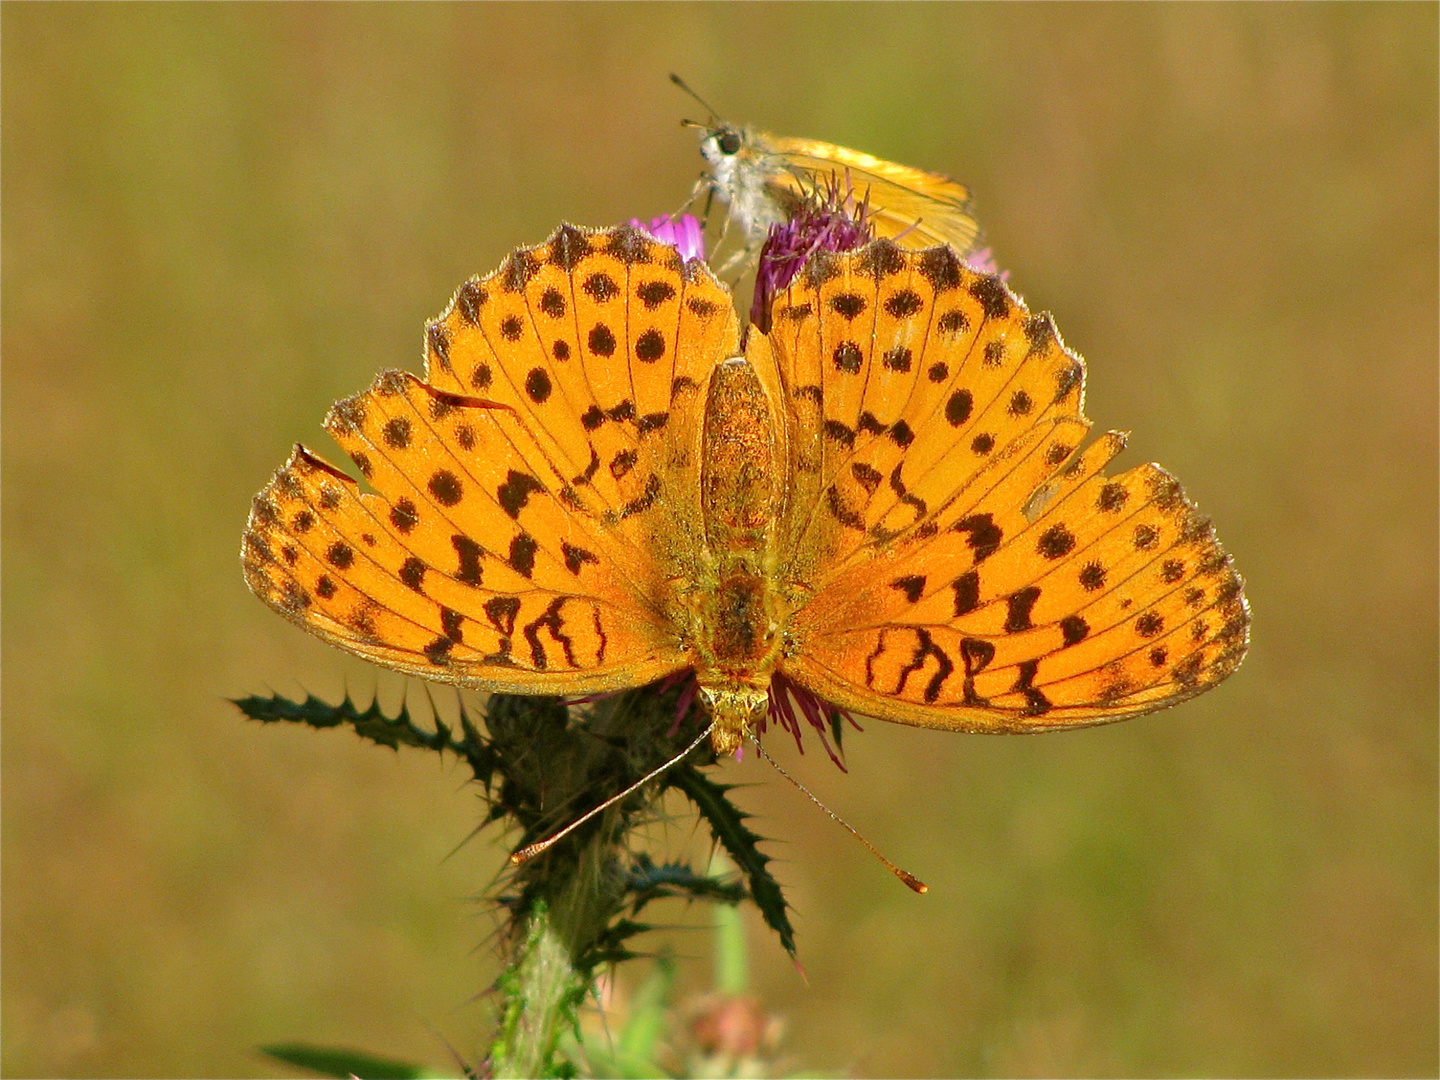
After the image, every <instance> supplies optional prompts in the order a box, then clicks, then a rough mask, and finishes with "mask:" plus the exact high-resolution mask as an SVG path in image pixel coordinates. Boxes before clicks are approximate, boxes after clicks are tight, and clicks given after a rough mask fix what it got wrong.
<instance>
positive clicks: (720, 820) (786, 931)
mask: <svg viewBox="0 0 1440 1080" xmlns="http://www.w3.org/2000/svg"><path fill="white" fill-rule="evenodd" d="M666 783H667V786H669V787H676V788H679V789H680V790H681V791H683V792H684V793H685V795H686V797H687V798H689V800H690V801H691V802H692V803H694V804H695V808H696V809H697V810H699V811H700V813H701V815H702V816H703V817H704V818H705V820H706V821H707V822H709V824H710V831H711V833H713V834H714V836H715V839H716V840H717V841H719V843H720V845H721V846H722V847H723V848H724V849H725V851H726V852H727V853H728V854H729V856H730V858H732V859H734V860H735V865H736V866H738V867H739V868H740V871H741V873H743V874H744V875H745V877H746V879H747V880H748V881H749V883H750V897H751V899H753V900H754V901H755V906H756V907H758V908H759V909H760V914H761V915H762V916H764V918H765V922H766V924H767V925H768V926H769V927H770V929H772V930H774V931H775V933H776V934H778V935H779V936H780V944H781V945H782V946H784V948H785V951H786V952H788V953H789V954H790V955H791V957H792V958H793V957H794V956H795V928H794V927H793V926H791V925H790V917H789V916H788V915H787V914H786V908H787V907H788V906H789V905H788V904H786V902H785V895H784V893H782V892H781V891H780V883H779V882H778V881H776V880H775V878H774V876H773V875H772V874H771V873H770V871H769V870H767V869H766V865H767V864H768V863H769V862H770V856H768V855H766V854H764V853H763V852H761V850H760V849H759V848H758V847H757V846H756V845H757V844H759V843H760V841H761V840H762V839H764V838H763V837H761V836H758V835H756V834H755V833H753V832H751V831H750V830H749V829H748V828H746V827H745V819H746V818H748V817H750V815H749V814H747V813H745V812H744V811H743V810H741V809H740V808H739V807H737V806H736V805H735V804H734V803H732V802H731V801H730V800H729V799H728V798H726V792H728V791H730V790H731V789H732V788H733V787H734V786H735V785H733V784H717V783H715V782H714V781H713V780H711V779H710V778H709V777H707V776H706V775H705V774H704V773H702V772H701V771H700V770H699V769H697V768H695V767H694V766H693V765H686V764H681V765H677V766H676V767H675V768H673V769H671V770H670V771H669V772H668V773H667V774H666Z"/></svg>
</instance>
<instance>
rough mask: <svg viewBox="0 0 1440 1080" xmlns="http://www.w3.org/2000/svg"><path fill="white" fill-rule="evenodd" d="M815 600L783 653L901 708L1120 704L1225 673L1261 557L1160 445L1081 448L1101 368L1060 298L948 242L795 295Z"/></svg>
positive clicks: (888, 710) (1055, 721)
mask: <svg viewBox="0 0 1440 1080" xmlns="http://www.w3.org/2000/svg"><path fill="white" fill-rule="evenodd" d="M772 315H773V318H772V330H771V333H770V342H771V344H772V346H773V348H774V353H775V357H776V361H777V367H778V370H779V372H780V377H781V380H782V384H783V393H784V394H785V396H786V398H787V400H788V408H789V410H790V416H791V420H790V426H791V430H792V433H793V436H794V437H793V439H792V440H791V444H792V446H793V448H794V449H793V451H792V466H791V468H792V473H793V476H794V482H793V483H792V485H791V489H790V491H791V498H792V504H791V506H790V507H789V508H788V509H787V514H786V523H787V524H786V529H785V534H784V541H783V550H784V551H785V553H786V554H785V556H784V558H783V559H782V560H781V561H782V566H783V567H784V568H785V569H784V570H783V571H782V574H783V576H784V580H785V582H786V583H787V584H788V585H795V584H799V583H804V584H805V585H806V586H807V587H808V589H809V590H810V596H809V599H808V600H805V601H804V602H802V603H801V604H800V605H799V608H798V610H797V611H796V612H795V614H794V615H793V616H792V618H791V621H790V629H791V631H792V633H793V635H794V642H795V645H794V647H793V650H792V652H791V653H790V654H789V655H788V656H787V657H786V659H785V660H784V661H783V662H782V665H781V666H782V670H783V671H784V672H785V673H786V674H787V675H789V676H790V677H792V678H793V679H795V681H796V682H798V683H800V684H801V685H803V686H805V687H807V688H808V689H810V690H812V691H813V692H815V693H816V694H818V695H819V696H821V697H822V698H824V699H826V700H828V701H830V702H832V703H834V704H836V705H839V706H841V707H844V708H849V709H852V710H854V711H856V712H859V713H863V714H866V715H870V716H875V717H878V718H881V719H886V720H893V721H897V722H901V723H909V724H916V725H920V726H930V727H942V728H951V729H958V730H973V731H1031V730H1041V729H1045V728H1053V727H1064V726H1074V725H1080V724H1094V723H1103V722H1105V721H1108V720H1116V719H1121V718H1123V717H1126V716H1132V715H1135V714H1137V713H1141V712H1146V711H1149V710H1151V709H1154V708H1158V707H1161V706H1163V705H1167V704H1173V703H1174V702H1176V701H1179V700H1182V699H1184V698H1185V697H1189V696H1191V695H1193V694H1195V693H1198V692H1200V691H1201V690H1203V689H1205V688H1206V687H1208V686H1211V685H1214V684H1215V683H1216V682H1219V681H1220V680H1221V679H1223V678H1224V677H1225V676H1226V675H1228V674H1229V673H1230V672H1231V671H1233V670H1234V669H1235V667H1237V666H1238V665H1239V663H1240V660H1241V658H1242V657H1243V656H1244V653H1245V646H1246V641H1247V626H1248V621H1249V617H1248V611H1247V609H1246V606H1245V600H1244V597H1243V594H1242V586H1241V582H1240V579H1239V577H1238V576H1237V575H1236V574H1235V572H1234V571H1233V569H1231V567H1230V562H1229V559H1228V557H1227V556H1226V555H1225V553H1224V551H1223V550H1222V549H1221V547H1220V545H1219V543H1218V541H1216V539H1215V537H1214V534H1213V532H1212V531H1211V529H1210V526H1209V523H1208V522H1207V521H1206V520H1205V519H1204V518H1202V517H1201V516H1200V515H1199V514H1197V513H1196V512H1195V511H1194V508H1193V507H1192V506H1191V505H1190V504H1189V502H1188V501H1187V500H1186V499H1185V496H1184V493H1183V492H1182V491H1181V489H1180V485H1179V484H1178V483H1177V482H1176V481H1175V480H1174V479H1173V478H1172V477H1170V476H1169V475H1168V474H1166V473H1165V472H1164V471H1163V470H1161V469H1159V468H1158V467H1157V466H1154V465H1144V466H1140V467H1138V468H1135V469H1131V470H1130V471H1128V472H1126V473H1122V474H1120V475H1119V476H1114V477H1108V476H1106V475H1105V473H1104V467H1105V466H1106V464H1107V463H1108V462H1109V461H1110V460H1111V459H1112V458H1113V457H1114V456H1115V454H1117V453H1118V452H1119V451H1120V449H1121V447H1122V446H1123V439H1122V438H1121V437H1120V436H1118V435H1116V434H1113V433H1112V434H1110V435H1107V436H1104V437H1102V438H1100V439H1098V440H1096V441H1095V442H1094V443H1092V444H1091V445H1090V446H1089V447H1087V448H1085V449H1083V450H1080V449H1078V448H1079V447H1080V444H1081V443H1082V441H1083V440H1084V438H1085V436H1086V434H1087V432H1088V429H1089V421H1088V420H1087V419H1086V418H1085V417H1084V415H1083V412H1082V403H1083V393H1084V366H1083V364H1082V363H1081V361H1080V359H1079V358H1078V357H1077V356H1075V355H1074V354H1073V353H1071V352H1069V351H1068V350H1067V349H1066V348H1065V347H1064V345H1063V344H1062V343H1061V341H1060V339H1059V335H1058V333H1057V332H1056V330H1055V328H1054V325H1053V323H1052V322H1051V321H1050V318H1049V316H1048V315H1044V314H1040V315H1032V314H1030V312H1028V311H1027V310H1026V309H1025V307H1024V306H1023V304H1022V303H1021V302H1020V301H1019V299H1018V298H1017V297H1015V296H1014V294H1013V293H1011V292H1010V291H1009V290H1008V289H1006V288H1005V287H1004V285H1003V284H1002V283H1001V282H1000V281H999V280H998V279H997V278H995V277H990V276H985V275H981V274H977V273H975V272H974V271H971V270H970V269H968V268H966V267H965V266H964V265H963V264H962V263H961V262H960V260H959V258H958V257H957V256H956V255H955V253H954V252H953V251H951V250H949V249H947V248H935V249H932V250H930V251H924V252H912V251H903V250H901V249H900V248H899V247H898V246H896V245H895V244H893V243H891V242H888V241H883V240H882V241H876V242H875V243H873V244H871V245H869V246H868V247H866V248H864V249H861V250H859V251H856V252H852V253H848V254H845V255H838V256H836V255H818V256H816V257H814V258H813V259H812V260H811V262H810V263H809V264H808V265H807V267H806V268H805V269H804V270H802V271H801V273H800V275H799V276H798V277H797V278H796V280H795V281H794V282H792V283H791V285H790V286H789V287H788V288H787V289H786V290H784V291H783V292H782V293H781V294H780V295H779V296H778V297H777V298H776V301H775V306H774V308H773V312H772Z"/></svg>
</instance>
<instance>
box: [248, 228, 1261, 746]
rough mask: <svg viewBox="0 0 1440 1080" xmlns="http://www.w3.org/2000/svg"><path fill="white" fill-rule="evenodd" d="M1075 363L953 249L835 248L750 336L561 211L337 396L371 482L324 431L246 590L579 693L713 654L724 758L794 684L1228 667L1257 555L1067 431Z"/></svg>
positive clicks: (430, 656) (1210, 676)
mask: <svg viewBox="0 0 1440 1080" xmlns="http://www.w3.org/2000/svg"><path fill="white" fill-rule="evenodd" d="M1083 379H1084V367H1083V364H1082V363H1081V362H1080V360H1079V359H1078V358H1077V357H1076V356H1074V354H1073V353H1070V352H1069V351H1068V350H1066V349H1065V348H1064V346H1063V345H1062V344H1061V342H1060V340H1059V337H1058V335H1057V334H1056V332H1055V330H1054V327H1053V325H1052V324H1051V322H1050V320H1049V318H1048V316H1044V315H1031V314H1030V313H1029V312H1028V311H1027V310H1026V309H1025V308H1024V306H1023V305H1022V304H1021V303H1020V302H1019V300H1018V299H1017V298H1016V297H1014V295H1013V294H1011V293H1010V292H1009V291H1008V290H1007V289H1005V287H1004V286H1003V284H1002V283H1000V282H999V281H998V279H996V278H993V277H988V276H985V275H981V274H978V273H975V272H973V271H971V270H969V269H968V268H966V267H965V266H964V265H963V264H962V263H961V261H960V259H959V257H958V256H957V255H956V253H955V252H954V251H953V250H952V249H950V248H944V247H940V248H932V249H929V250H926V251H907V250H904V249H902V248H901V247H899V246H898V245H897V244H895V243H893V242H890V241H884V240H881V241H877V242H875V243H873V244H871V245H869V246H867V247H866V248H863V249H861V250H859V251H856V252H851V253H847V254H845V255H839V256H835V255H824V254H822V255H817V256H816V257H814V258H813V259H812V260H811V261H810V263H809V264H807V266H806V268H805V269H804V270H802V272H801V274H800V276H799V277H798V278H797V279H796V280H795V281H794V282H793V283H792V284H791V285H790V286H789V287H788V288H787V289H785V290H783V291H782V293H781V294H780V295H779V296H777V298H776V301H775V304H774V310H773V319H772V329H771V331H770V332H769V334H767V335H762V334H759V333H752V334H751V335H750V338H749V341H748V342H747V345H746V347H745V349H744V350H743V351H742V350H741V348H740V345H739V328H738V316H737V315H736V312H735V311H734V308H733V307H732V305H731V301H730V297H729V294H728V292H727V291H726V289H725V288H724V286H723V285H721V284H720V283H719V282H718V281H717V280H716V279H715V278H714V276H713V275H712V274H711V272H710V271H709V269H708V268H707V267H705V266H704V265H703V264H702V263H700V262H698V261H691V262H686V261H684V260H682V259H681V258H680V256H679V255H678V253H677V252H676V251H675V249H673V248H669V247H666V246H665V245H662V244H660V243H658V242H656V241H655V240H653V238H650V237H649V236H647V235H646V234H644V233H642V232H639V231H637V230H634V229H628V228H619V229H610V230H593V231H591V230H581V229H577V228H574V227H572V226H564V227H562V228H561V229H560V230H558V231H557V232H556V233H555V234H554V235H553V236H552V237H551V238H550V239H549V240H548V241H547V242H546V243H544V244H541V245H539V246H537V247H534V248H524V249H520V250H518V251H516V252H515V253H514V254H512V255H511V256H510V257H509V258H508V259H507V260H506V262H505V263H504V264H503V265H502V266H501V267H500V269H499V270H497V271H496V272H495V273H493V274H491V275H488V276H487V277H484V278H477V279H472V280H471V281H469V282H466V283H465V285H463V286H462V287H461V289H460V290H459V292H457V294H456V296H455V299H454V300H453V302H452V303H451V306H450V307H449V309H448V310H447V311H446V312H445V313H444V314H443V315H442V316H441V317H440V318H439V319H437V320H435V321H434V322H433V323H432V324H431V325H430V326H429V327H428V329H427V334H426V377H425V378H424V379H423V380H422V379H420V378H417V377H415V376H413V375H409V374H405V373H400V372H387V373H384V374H382V375H381V376H379V377H378V378H377V379H376V380H375V383H374V384H373V385H372V387H371V388H370V389H369V390H368V391H366V392H364V393H362V394H360V395H357V396H356V397H354V398H351V399H348V400H346V401H342V402H340V403H338V404H337V405H336V406H335V407H334V408H332V410H331V412H330V415H329V416H328V417H327V419H326V428H327V429H328V430H329V431H330V433H331V434H332V435H334V436H335V438H336V439H337V441H338V442H339V443H340V445H341V446H342V448H344V450H345V451H346V452H347V453H348V454H349V455H350V457H351V459H352V460H353V461H354V462H355V464H356V466H357V468H358V469H359V471H360V473H361V475H362V476H363V477H364V479H365V481H366V483H367V485H368V487H369V489H370V490H361V488H360V486H359V485H358V484H357V483H356V481H354V480H352V479H350V478H349V477H347V476H346V475H345V474H344V473H342V472H341V471H340V470H338V469H336V468H334V467H333V466H330V465H328V464H327V463H325V462H324V461H322V460H321V459H319V458H317V457H316V456H315V455H313V454H311V453H310V452H309V451H307V450H305V449H304V448H297V449H296V451H295V452H294V454H292V456H291V459H290V461H289V462H288V463H287V464H286V465H285V466H284V467H283V468H281V469H280V470H279V471H278V472H277V473H276V475H275V478H274V479H273V480H272V482H271V483H270V485H269V486H268V487H267V488H266V489H265V490H264V491H262V492H261V493H260V495H259V496H257V497H256V499H255V502H254V505H253V507H252V512H251V517H250V522H249V527H248V529H247V531H246V535H245V541H244V545H243V549H242V561H243V564H244V568H245V573H246V578H247V581H248V582H249V584H250V587H251V588H252V589H253V590H254V591H255V592H256V593H257V595H259V596H260V597H261V598H262V599H264V600H265V601H266V602H267V603H269V604H270V605H271V606H272V607H274V608H275V609H276V610H277V611H279V612H281V613H282V614H284V615H285V616H286V617H288V618H290V619H292V620H293V621H295V622H297V623H298V624H300V625H301V626H303V627H304V628H305V629H307V630H309V631H310V632H312V633H315V634H317V635H318V636H320V637H322V638H324V639H326V640H327V641H330V642H332V643H334V644H336V645H339V646H341V647H343V648H345V649H348V650H349V651H351V652H353V653H356V654H357V655H360V656H362V657H365V658H366V659H370V660H373V661H375V662H377V663H380V664H382V665H385V666H388V667H392V668H395V669H397V670H400V671H404V672H408V673H410V674H415V675H419V676H422V677H426V678H432V679H440V680H444V681H449V682H454V683H458V684H461V685H465V686H471V687H476V688H479V689H482V690H489V691H505V692H511V693H528V694H557V695H583V694H593V693H601V692H609V691H615V690H621V689H625V688H628V687H634V686H640V685H644V684H646V683H649V682H651V681H653V680H656V679H659V678H662V677H664V676H667V675H671V674H674V673H676V672H680V671H684V670H686V669H690V670H693V671H694V672H695V675H696V678H697V681H698V683H699V686H700V689H701V692H702V697H703V698H704V700H705V701H706V703H707V706H708V708H709V710H710V712H711V714H712V715H713V717H714V718H715V721H716V723H715V727H714V729H713V731H712V742H713V744H714V747H715V749H716V750H717V752H719V753H728V752H730V751H732V750H734V749H735V747H736V746H737V745H739V743H740V741H741V740H742V738H744V737H745V735H746V733H747V731H748V730H751V729H753V728H754V727H755V725H756V723H757V721H758V720H759V719H760V717H762V716H763V715H764V713H765V709H766V705H767V700H768V695H769V693H770V688H771V685H772V677H773V676H775V675H780V676H783V677H784V678H785V679H788V680H789V681H790V682H791V683H793V684H794V685H796V686H799V687H801V688H803V689H805V690H808V691H810V692H811V693H813V694H815V695H816V696H818V697H819V698H821V699H823V700H825V701H828V702H831V703H833V704H834V705H837V706H839V707H842V708H845V709H848V710H851V711H853V712H855V713H857V714H862V715H868V716H874V717H878V718H881V719H886V720H892V721H896V722H899V723H907V724H915V725H919V726H926V727H939V728H948V729H951V730H960V731H986V732H1018V731H1041V730H1049V729H1055V728H1061V727H1071V726H1078V725H1084V724H1096V723H1104V722H1108V721H1111V720H1118V719H1124V718H1125V717H1128V716H1133V715H1136V714H1138V713H1142V712H1148V711H1150V710H1152V709H1156V708H1160V707H1163V706H1165V705H1170V704H1174V703H1175V702H1177V701H1181V700H1184V699H1185V698H1187V697H1190V696H1193V695H1194V694H1196V693H1199V692H1201V691H1202V690H1204V689H1206V688H1207V687H1209V686H1212V685H1214V684H1215V683H1216V682H1218V681H1220V679H1222V678H1224V677H1225V676H1226V675H1228V674H1229V673H1230V672H1231V671H1233V670H1234V668H1235V667H1236V666H1238V664H1239V662H1240V659H1241V658H1242V657H1243V655H1244V651H1245V646H1246V642H1247V640H1248V630H1247V627H1248V621H1249V617H1248V609H1247V607H1246V605H1245V600H1244V597H1243V594H1242V590H1241V582H1240V579H1239V577H1238V576H1237V575H1236V574H1235V572H1234V571H1233V570H1232V569H1231V567H1230V563H1229V559H1228V557H1227V556H1226V555H1225V553H1224V552H1223V550H1222V549H1221V548H1220V545H1219V543H1218V541H1217V540H1216V539H1215V537H1214V534H1213V531H1212V530H1211V528H1210V525H1209V523H1208V521H1207V520H1206V519H1204V518H1203V517H1201V516H1200V515H1198V514H1197V513H1196V512H1195V511H1194V509H1193V507H1192V506H1191V505H1190V504H1189V503H1188V501H1187V500H1186V499H1185V497H1184V494H1183V492H1182V491H1181V489H1180V486H1179V484H1178V483H1176V482H1175V481H1174V480H1173V478H1171V477H1170V476H1169V475H1168V474H1166V473H1164V472H1163V471H1162V470H1160V469H1159V468H1158V467H1156V466H1152V465H1145V466H1139V467H1137V468H1134V469H1131V470H1129V471H1128V472H1125V473H1122V474H1119V475H1117V476H1113V477H1111V476H1107V475H1106V474H1105V472H1104V467H1105V465H1106V464H1107V463H1108V462H1109V461H1110V459H1111V458H1113V457H1114V455H1115V454H1116V453H1118V452H1119V450H1120V449H1121V447H1122V446H1123V439H1122V438H1121V437H1120V436H1118V435H1115V434H1113V433H1112V434H1110V435H1106V436H1102V437H1101V438H1099V439H1097V440H1095V441H1094V442H1092V443H1090V444H1089V445H1088V446H1086V447H1083V448H1082V446H1081V444H1082V442H1083V440H1084V438H1085V436H1086V433H1087V432H1088V430H1089V421H1088V420H1086V419H1085V418H1084V416H1083V414H1082V413H1081V401H1082V397H1083Z"/></svg>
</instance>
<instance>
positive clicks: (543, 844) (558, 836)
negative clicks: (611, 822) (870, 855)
mask: <svg viewBox="0 0 1440 1080" xmlns="http://www.w3.org/2000/svg"><path fill="white" fill-rule="evenodd" d="M714 726H715V721H713V720H712V721H710V724H709V726H708V727H706V729H705V730H704V731H702V732H700V734H699V735H697V736H696V737H695V741H694V742H692V743H691V744H690V745H689V746H687V747H685V749H684V750H681V751H680V752H679V753H678V754H676V755H675V756H674V757H672V758H671V759H670V760H669V761H667V762H665V764H664V765H661V766H660V767H659V768H656V769H651V770H650V771H649V772H648V773H646V774H645V775H644V776H642V777H641V778H640V779H639V780H636V781H635V782H634V783H633V784H631V785H630V786H629V787H627V788H626V789H625V790H624V791H622V792H620V793H619V794H618V795H611V796H610V798H608V799H606V800H605V801H604V802H602V803H601V804H600V805H599V806H597V807H594V808H593V809H591V810H587V811H586V812H585V813H583V814H581V815H580V816H579V817H578V818H576V819H575V820H574V821H572V822H571V823H570V824H569V825H566V826H565V827H564V828H563V829H561V830H560V831H559V832H557V833H551V834H550V835H549V836H547V837H546V838H545V839H544V840H537V841H535V843H533V844H526V845H525V846H524V847H522V848H521V849H520V850H519V851H517V852H515V853H514V854H513V855H511V856H510V861H511V862H512V863H514V864H515V865H516V866H519V865H520V864H521V863H524V862H529V861H530V860H531V859H533V858H534V857H535V856H536V855H541V854H543V853H544V852H545V851H547V850H549V848H550V847H551V846H552V845H553V844H555V843H556V842H557V841H559V840H563V839H564V838H565V837H566V836H568V835H570V833H572V832H574V831H575V830H576V829H578V828H579V827H580V826H581V825H584V824H585V823H586V822H587V821H589V820H590V819H591V818H593V817H594V816H595V815H596V814H599V813H603V812H604V811H605V810H608V809H609V808H610V807H612V806H614V805H615V804H616V803H617V802H619V801H620V800H621V799H623V798H625V797H626V796H628V795H632V794H634V792H635V791H637V790H638V789H639V788H642V787H644V786H645V785H646V784H648V783H649V782H650V781H651V780H654V779H655V777H657V776H659V775H660V774H661V773H663V772H664V771H665V770H666V769H668V768H670V767H671V766H672V765H674V764H676V763H677V762H679V761H680V760H681V759H682V758H684V757H685V755H686V754H688V753H690V751H691V750H694V749H695V748H696V747H697V746H699V745H700V744H701V743H702V742H704V741H705V740H706V739H707V738H709V737H710V729H711V728H713V727H714ZM810 797H811V798H812V799H813V798H814V797H815V796H813V795H811V796H810ZM831 816H832V817H833V816H834V815H831ZM845 827H846V828H847V829H849V828H850V826H848V825H846V826H845ZM850 831H851V832H854V831H855V830H854V829H851V830H850ZM856 835H859V834H858V833H857V834H856ZM872 850H873V849H872ZM876 854H877V855H878V854H879V852H876Z"/></svg>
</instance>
